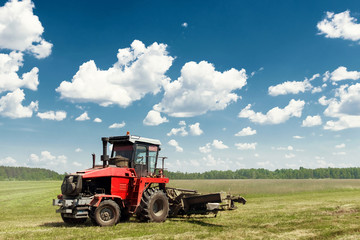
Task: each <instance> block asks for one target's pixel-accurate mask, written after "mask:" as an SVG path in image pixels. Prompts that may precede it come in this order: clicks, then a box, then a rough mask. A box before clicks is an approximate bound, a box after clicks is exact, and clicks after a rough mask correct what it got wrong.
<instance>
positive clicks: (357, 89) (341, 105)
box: [319, 83, 360, 131]
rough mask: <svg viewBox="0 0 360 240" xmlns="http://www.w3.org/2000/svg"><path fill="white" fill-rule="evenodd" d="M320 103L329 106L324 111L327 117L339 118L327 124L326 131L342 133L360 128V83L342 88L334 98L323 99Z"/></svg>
mask: <svg viewBox="0 0 360 240" xmlns="http://www.w3.org/2000/svg"><path fill="white" fill-rule="evenodd" d="M319 102H320V103H321V104H322V105H328V107H327V108H326V109H325V111H324V114H325V115H326V116H328V117H333V118H338V120H337V121H333V120H330V121H328V122H326V124H325V126H324V129H327V130H333V131H340V130H344V129H348V128H358V127H360V83H356V84H354V85H351V86H348V85H343V86H340V87H339V88H338V89H337V90H336V93H335V97H334V98H331V99H329V100H326V99H325V97H322V98H320V99H319Z"/></svg>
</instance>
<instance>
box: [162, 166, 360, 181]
mask: <svg viewBox="0 0 360 240" xmlns="http://www.w3.org/2000/svg"><path fill="white" fill-rule="evenodd" d="M165 176H167V177H169V178H170V179H320V178H334V179H360V168H317V169H308V168H303V167H300V168H299V169H276V170H275V171H270V170H267V169H263V168H260V169H254V168H251V169H239V170H235V171H231V170H228V171H216V170H213V171H208V172H204V173H182V172H168V171H165Z"/></svg>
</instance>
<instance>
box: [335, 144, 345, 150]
mask: <svg viewBox="0 0 360 240" xmlns="http://www.w3.org/2000/svg"><path fill="white" fill-rule="evenodd" d="M345 147H346V145H345V143H341V144H339V145H335V148H337V149H339V148H345Z"/></svg>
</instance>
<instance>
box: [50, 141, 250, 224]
mask: <svg viewBox="0 0 360 240" xmlns="http://www.w3.org/2000/svg"><path fill="white" fill-rule="evenodd" d="M102 143H103V155H102V156H101V161H102V162H103V164H102V165H101V166H96V165H95V155H94V154H93V167H92V168H91V169H87V170H85V171H81V172H76V173H75V174H70V175H66V176H65V178H64V181H63V183H62V185H61V192H62V194H60V195H58V198H57V199H54V200H53V205H56V206H60V208H59V209H58V210H56V212H58V213H61V217H62V219H63V220H64V222H65V223H67V224H81V223H84V222H85V221H86V220H87V219H88V218H89V217H90V219H91V221H92V222H93V223H94V224H95V225H99V226H111V225H115V224H117V223H118V222H119V221H127V220H129V218H130V217H131V216H132V215H133V214H135V215H136V218H137V219H139V220H140V221H151V222H163V221H165V220H166V218H167V217H168V216H178V215H190V214H199V213H200V214H206V213H209V212H213V213H215V214H216V213H217V212H218V211H221V210H227V209H230V210H231V209H235V205H234V202H241V203H243V204H245V202H246V200H245V199H244V198H242V197H240V196H239V197H233V196H230V195H227V196H223V194H221V193H215V194H207V195H201V194H198V193H197V192H196V191H193V190H186V189H175V188H168V187H166V183H168V182H169V179H168V178H166V177H165V176H164V174H163V173H164V160H165V157H159V151H160V141H159V140H155V139H149V138H143V137H138V136H132V135H130V134H127V135H126V136H118V137H109V138H102ZM108 143H110V144H112V150H111V155H110V157H109V155H108V154H107V149H108ZM160 162H161V167H158V166H159V165H160Z"/></svg>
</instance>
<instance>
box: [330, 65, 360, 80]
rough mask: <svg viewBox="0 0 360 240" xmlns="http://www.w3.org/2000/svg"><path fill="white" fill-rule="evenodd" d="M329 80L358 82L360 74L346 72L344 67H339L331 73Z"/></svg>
mask: <svg viewBox="0 0 360 240" xmlns="http://www.w3.org/2000/svg"><path fill="white" fill-rule="evenodd" d="M330 79H331V80H332V81H342V80H347V79H349V80H358V79H360V72H357V71H347V68H346V67H343V66H340V67H338V68H337V69H335V70H334V71H333V72H332V73H331V77H330Z"/></svg>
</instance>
